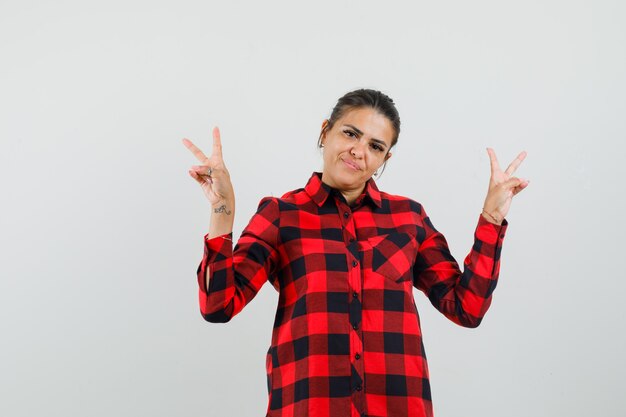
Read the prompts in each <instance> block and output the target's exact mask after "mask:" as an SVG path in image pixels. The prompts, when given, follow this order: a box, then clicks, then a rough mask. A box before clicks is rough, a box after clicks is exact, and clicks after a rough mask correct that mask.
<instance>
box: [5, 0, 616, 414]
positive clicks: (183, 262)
mask: <svg viewBox="0 0 626 417" xmlns="http://www.w3.org/2000/svg"><path fill="white" fill-rule="evenodd" d="M625 12H626V7H625V6H624V3H623V2H620V1H602V0H600V1H597V0H596V1H564V0H562V1H553V0H548V1H546V0H542V1H524V2H511V1H484V0H478V1H473V2H467V1H440V2H424V1H418V2H380V1H376V2H374V1H359V2H357V1H350V2H346V1H332V2H331V1H317V2H308V3H299V2H287V1H281V2H273V1H265V2H258V1H255V2H253V1H228V2H227V1H219V2H218V1H177V2H158V1H156V2H155V1H149V2H148V1H123V2H122V1H108V2H79V1H59V2H44V1H2V2H1V3H0V56H1V57H2V65H0V119H1V123H0V140H1V145H0V191H1V197H0V198H1V200H0V201H1V204H0V207H1V208H0V245H1V248H0V276H1V279H0V317H1V320H0V334H1V335H2V336H1V338H2V339H1V340H2V341H1V343H0V392H2V396H1V397H2V399H1V400H0V415H3V416H12V417H13V416H15V417H18V416H19V417H22V416H35V415H46V416H86V415H88V416H113V415H115V416H148V415H149V416H168V417H169V416H173V415H176V416H194V417H195V416H233V415H237V416H254V415H256V416H260V415H263V414H264V412H265V408H266V406H267V402H266V401H267V392H266V385H265V369H264V364H265V362H264V354H265V352H266V350H267V347H268V345H269V342H270V334H271V326H272V322H273V318H274V312H275V309H276V303H277V294H276V292H275V291H274V290H273V288H271V286H269V285H267V286H266V287H264V288H263V289H262V291H261V292H260V294H259V295H258V297H257V298H256V299H255V300H254V301H253V302H252V303H251V304H250V305H248V306H247V308H246V309H245V310H244V311H243V312H242V313H241V314H240V315H239V316H238V317H236V318H235V319H234V320H233V321H232V322H230V323H228V324H227V325H217V324H211V323H207V322H204V321H203V320H202V318H201V316H200V312H199V306H198V300H197V283H196V275H195V274H196V268H197V266H198V264H199V262H200V259H201V257H202V237H203V235H204V233H206V231H207V230H208V221H209V209H208V205H207V201H206V200H205V198H204V196H203V195H202V193H201V190H200V188H199V187H198V185H197V184H196V183H195V182H194V181H193V179H191V178H190V177H189V176H188V174H187V169H188V167H189V166H190V165H192V164H195V163H196V161H195V160H194V158H193V156H192V155H191V154H190V153H189V152H188V151H187V149H185V147H184V146H183V145H182V143H181V138H182V137H185V136H186V137H189V138H191V139H192V140H193V141H194V142H196V143H198V144H199V145H200V146H201V147H202V148H203V149H206V150H207V151H208V150H209V149H210V145H211V135H210V132H211V128H212V127H213V126H214V125H219V126H220V128H221V130H222V140H223V149H224V158H225V160H226V163H227V164H228V167H229V169H230V171H231V175H232V180H233V184H234V187H235V191H236V196H237V213H236V222H235V237H238V235H239V234H240V233H241V230H242V229H243V227H244V226H245V224H247V221H248V220H249V219H250V217H251V215H252V214H253V213H254V210H255V209H256V206H257V204H258V202H259V200H260V199H261V198H262V197H263V196H266V195H275V196H280V195H282V194H283V193H284V192H286V191H288V190H292V189H295V188H299V187H303V186H304V185H305V183H306V180H307V179H308V178H309V176H310V175H311V173H312V172H313V170H319V169H321V157H320V155H319V152H318V150H317V149H316V148H315V143H316V141H317V136H318V134H319V128H320V125H321V123H322V120H323V119H324V118H325V117H328V116H329V114H330V111H331V109H332V106H333V105H334V104H335V101H336V100H337V98H338V97H340V96H341V95H343V94H344V93H345V92H347V91H350V90H352V89H354V88H360V87H369V88H376V89H380V90H382V91H384V92H385V93H387V94H389V95H390V96H391V97H392V98H393V99H394V100H395V101H396V103H397V106H398V109H399V111H400V116H401V118H402V132H401V134H400V138H399V143H398V145H397V147H396V148H395V152H394V156H393V157H392V159H391V160H390V162H389V164H388V167H387V170H386V171H385V173H384V174H383V176H382V178H380V180H378V181H377V183H378V185H379V188H380V189H382V190H384V191H388V192H391V193H396V194H401V195H406V196H409V197H411V198H414V199H416V200H417V201H420V202H421V203H422V204H423V205H424V207H425V208H426V210H427V212H428V213H429V215H430V217H431V219H432V221H433V223H434V224H435V226H436V227H437V228H438V229H439V230H441V231H442V232H443V233H444V235H445V236H446V237H447V239H448V242H449V244H450V247H451V250H452V252H453V254H454V255H455V257H456V259H457V261H458V262H459V263H462V262H463V259H464V258H465V256H466V255H467V253H468V252H469V250H470V247H471V244H472V238H473V236H472V233H473V230H474V228H475V225H476V222H477V220H478V216H479V213H480V210H481V207H482V206H481V205H482V202H483V200H484V197H485V194H486V190H487V183H488V180H489V161H488V157H487V153H486V151H485V148H486V147H487V146H491V147H493V148H494V149H495V150H496V153H497V156H498V158H499V159H500V162H501V163H502V164H503V165H505V166H506V164H508V163H509V162H510V161H511V160H512V159H513V158H514V157H515V156H516V155H517V153H518V152H520V151H521V150H526V151H527V152H528V157H527V158H526V161H524V163H523V164H522V166H521V168H520V169H519V171H518V173H519V175H520V176H522V177H526V178H529V179H530V180H531V183H530V186H529V187H528V188H527V189H526V190H524V191H523V192H522V193H521V194H520V195H518V196H517V197H515V199H514V201H513V204H512V207H511V211H510V213H509V215H508V217H507V218H508V220H509V222H510V227H509V230H508V233H507V237H506V238H505V241H504V247H503V250H502V267H501V274H500V282H499V284H498V288H497V289H496V291H495V293H494V301H493V304H492V307H491V310H490V311H489V312H488V314H487V316H486V317H485V320H484V321H483V323H482V324H481V326H480V327H479V328H477V329H464V328H461V327H458V326H456V325H454V324H453V323H452V322H449V321H447V320H446V319H445V318H444V317H443V316H442V315H441V314H439V313H438V312H437V311H436V310H435V309H434V308H433V307H432V306H431V305H430V304H429V302H428V300H427V299H426V297H425V296H424V295H423V294H421V293H419V292H417V290H416V292H415V297H416V300H417V305H418V308H419V309H420V314H421V318H422V324H423V332H424V342H425V346H426V352H427V355H428V359H429V363H430V372H431V377H432V379H431V384H432V392H433V399H434V407H435V413H436V415H437V416H438V417H458V416H469V417H471V416H482V417H487V416H492V417H501V416H508V417H517V416H519V417H527V416H534V417H544V416H545V417H554V416H565V415H567V416H570V417H574V416H580V417H582V416H590V415H596V416H604V417H610V416H618V415H623V410H624V409H625V408H626V402H625V401H624V399H623V398H624V397H623V395H622V392H621V391H622V387H623V376H624V372H625V371H626V366H625V363H624V362H625V361H624V351H625V350H626V341H625V338H624V335H623V328H624V310H623V306H622V305H623V294H624V291H625V290H626V285H625V284H624V272H623V267H622V261H623V259H624V256H623V250H624V244H623V236H624V232H625V231H626V230H625V227H624V210H625V208H626V207H625V204H624V197H623V189H624V185H623V179H624V174H626V172H625V169H624V161H625V158H624V157H625V156H626V155H625V151H624V139H625V138H626V137H625V136H626V135H625V134H626V125H625V124H624V114H625V111H626V100H625V97H626V94H625V93H626V82H625V79H624V74H625V73H626V56H625V54H624V44H625V43H626V29H625V28H624V21H625V20H624V17H625Z"/></svg>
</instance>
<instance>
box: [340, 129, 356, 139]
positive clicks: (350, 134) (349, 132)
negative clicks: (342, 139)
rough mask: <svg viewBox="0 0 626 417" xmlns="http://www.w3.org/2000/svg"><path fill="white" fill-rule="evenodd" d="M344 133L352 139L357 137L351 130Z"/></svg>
mask: <svg viewBox="0 0 626 417" xmlns="http://www.w3.org/2000/svg"><path fill="white" fill-rule="evenodd" d="M343 133H345V134H346V135H348V136H350V137H351V138H354V137H356V133H354V132H353V131H351V130H344V131H343Z"/></svg>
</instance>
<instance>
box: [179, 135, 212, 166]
mask: <svg viewBox="0 0 626 417" xmlns="http://www.w3.org/2000/svg"><path fill="white" fill-rule="evenodd" d="M183 144H184V145H185V146H186V147H187V149H189V150H190V151H191V153H193V154H194V155H195V156H196V158H198V161H200V162H202V163H204V162H206V161H207V160H208V159H209V158H207V157H206V155H205V154H204V153H203V152H202V151H201V150H200V148H198V147H197V146H196V145H194V144H193V142H192V141H190V140H189V139H187V138H183Z"/></svg>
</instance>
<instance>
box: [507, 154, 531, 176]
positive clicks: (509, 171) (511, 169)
mask: <svg viewBox="0 0 626 417" xmlns="http://www.w3.org/2000/svg"><path fill="white" fill-rule="evenodd" d="M526 155H527V154H526V151H522V152H520V154H519V155H517V158H515V159H514V160H513V162H511V164H510V165H509V166H508V168H507V169H506V171H505V172H506V173H507V174H508V175H509V176H511V175H512V174H513V173H514V172H515V170H516V169H517V167H519V166H520V164H521V163H522V161H523V160H524V158H526Z"/></svg>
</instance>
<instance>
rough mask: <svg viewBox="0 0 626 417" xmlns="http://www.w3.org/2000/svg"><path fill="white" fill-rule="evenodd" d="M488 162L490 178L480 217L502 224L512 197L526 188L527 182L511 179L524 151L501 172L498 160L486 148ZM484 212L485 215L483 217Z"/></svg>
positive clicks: (493, 153)
mask: <svg viewBox="0 0 626 417" xmlns="http://www.w3.org/2000/svg"><path fill="white" fill-rule="evenodd" d="M487 153H488V154H489V160H490V161H491V178H490V179H489V190H488V191H487V197H485V204H484V205H483V212H482V215H483V217H485V219H487V220H489V221H490V222H491V223H496V224H502V220H503V219H504V218H505V217H506V215H507V213H508V212H509V207H510V206H511V201H512V200H513V196H514V195H516V194H517V193H519V192H520V191H522V190H523V189H524V188H526V187H527V186H528V183H529V182H530V181H529V180H526V179H523V178H518V177H513V176H512V175H513V173H514V172H515V170H516V169H517V167H519V166H520V164H521V163H522V161H523V160H524V158H526V151H522V152H520V154H519V155H518V156H517V158H515V159H514V160H513V162H511V164H510V165H509V166H508V167H507V169H506V171H504V172H502V169H501V168H500V165H499V164H498V158H496V153H495V152H494V150H493V149H491V148H487ZM485 212H486V213H487V214H486V215H485Z"/></svg>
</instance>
